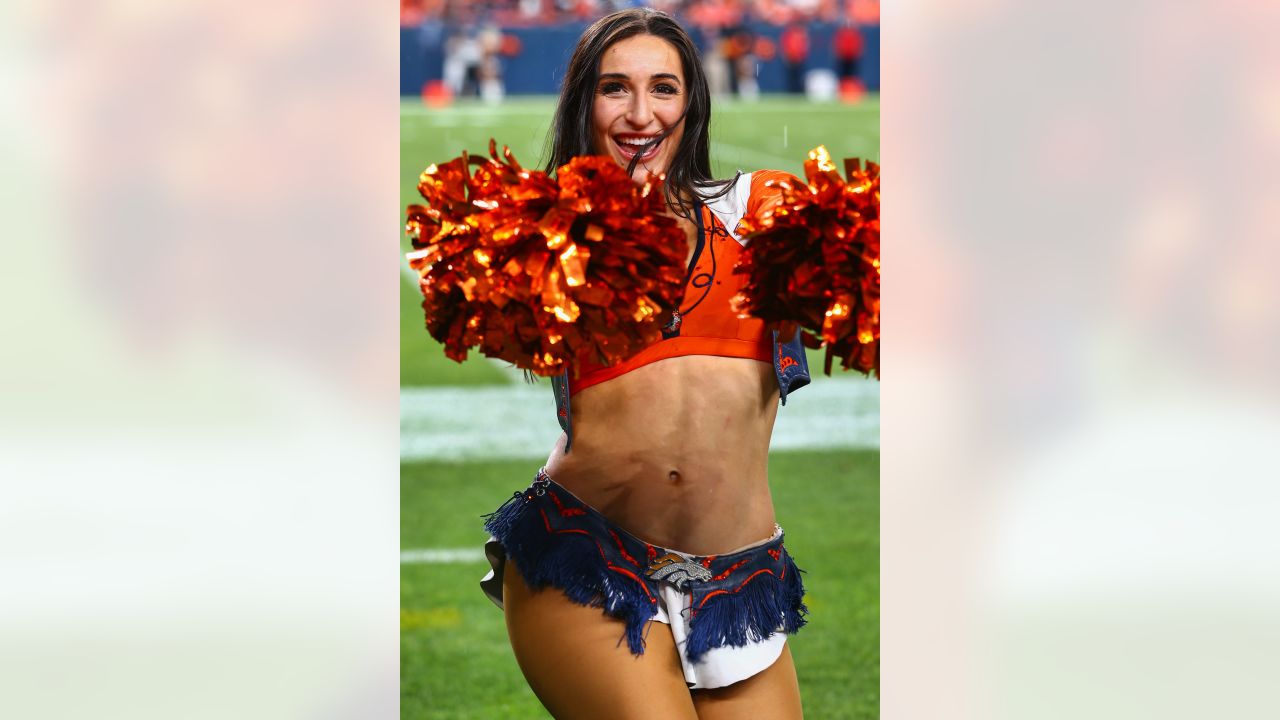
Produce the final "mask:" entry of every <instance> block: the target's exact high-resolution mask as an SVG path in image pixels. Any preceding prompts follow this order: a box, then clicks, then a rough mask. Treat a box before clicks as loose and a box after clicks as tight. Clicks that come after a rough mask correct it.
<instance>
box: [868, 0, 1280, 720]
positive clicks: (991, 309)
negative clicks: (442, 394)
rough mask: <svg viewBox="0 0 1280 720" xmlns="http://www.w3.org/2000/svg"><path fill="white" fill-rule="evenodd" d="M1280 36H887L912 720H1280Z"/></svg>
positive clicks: (1205, 21)
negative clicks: (1279, 644)
mask: <svg viewBox="0 0 1280 720" xmlns="http://www.w3.org/2000/svg"><path fill="white" fill-rule="evenodd" d="M1277 19H1280V10H1278V9H1277V6H1276V5H1275V4H1274V3H1263V2H1245V1H1242V0H1231V1H1229V2H1213V3H1210V2H1203V1H1201V2H1187V3H1172V4H1171V3H1163V2H1150V1H1149V2H1139V3H1126V4H1114V3H1102V2H1072V3H1051V4H1047V5H1046V4H1043V3H1033V4H1028V3H1015V2H1009V1H1008V0H980V1H977V2H966V3H950V2H935V1H932V0H930V1H926V2H921V1H916V2H907V3H898V4H893V5H891V6H886V8H885V11H884V21H883V30H882V33H883V35H882V37H883V48H884V50H883V57H882V67H883V68H884V69H883V85H884V92H883V95H882V125H883V128H884V134H883V159H884V190H885V195H884V210H883V217H884V218H885V223H884V233H885V235H884V236H885V243H884V267H885V274H884V308H885V310H884V328H885V343H884V358H883V360H884V367H885V372H884V381H883V385H882V410H881V412H882V430H881V442H882V465H881V467H882V475H881V486H882V562H881V567H882V583H883V585H882V618H883V620H882V631H883V633H882V657H883V661H882V702H883V717H885V718H887V719H897V718H941V717H945V718H974V719H976V718H1082V717H1087V718H1094V719H1099V718H1131V717H1159V718H1162V719H1167V718H1205V717H1274V716H1276V715H1277V714H1278V713H1280V702H1278V701H1277V700H1276V696H1275V692H1274V687H1273V686H1274V680H1273V679H1274V677H1275V676H1276V671H1277V670H1278V669H1280V663H1278V662H1277V659H1278V658H1277V653H1276V651H1275V647H1276V639H1277V636H1278V635H1280V623H1278V622H1277V615H1276V612H1275V608H1276V607H1277V603H1278V601H1280V574H1278V573H1277V567H1280V566H1278V565H1277V561H1276V560H1275V558H1276V557H1277V555H1278V553H1277V551H1278V550H1280V543H1278V542H1277V533H1276V530H1275V528H1276V523H1275V521H1274V519H1273V518H1274V514H1275V510H1276V508H1277V506H1278V502H1277V501H1280V490H1278V489H1277V483H1276V481H1277V478H1280V453H1278V452H1277V448H1280V381H1278V380H1277V378H1278V377H1280V375H1277V373H1276V369H1277V368H1278V367H1280V325H1278V324H1277V319H1278V315H1277V313H1278V312H1280V302H1277V301H1278V300H1280V284H1277V283H1276V282H1275V278H1276V277H1277V270H1278V269H1280V268H1278V267H1277V265H1278V264H1280V263H1277V260H1280V257H1278V255H1280V244H1277V243H1276V242H1275V237H1276V228H1277V225H1278V223H1277V220H1280V205H1277V198H1280V192H1278V191H1280V186H1278V184H1277V180H1276V174H1275V172H1274V170H1273V168H1274V167H1275V161H1276V159H1277V156H1280V131H1277V128H1280V122H1278V121H1277V120H1278V118H1280V82H1278V81H1277V79H1278V78H1280V72H1278V71H1280V54H1277V52H1276V47H1278V46H1277V45H1276V43H1275V42H1274V31H1275V27H1276V21H1277Z"/></svg>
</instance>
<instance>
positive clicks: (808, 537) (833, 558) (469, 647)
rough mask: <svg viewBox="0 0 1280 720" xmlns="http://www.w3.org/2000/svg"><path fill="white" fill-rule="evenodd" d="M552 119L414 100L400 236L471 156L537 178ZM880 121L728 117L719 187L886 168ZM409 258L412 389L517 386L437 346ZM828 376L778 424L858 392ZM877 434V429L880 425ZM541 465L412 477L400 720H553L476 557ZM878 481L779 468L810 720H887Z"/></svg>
mask: <svg viewBox="0 0 1280 720" xmlns="http://www.w3.org/2000/svg"><path fill="white" fill-rule="evenodd" d="M553 105H554V98H535V99H513V100H509V101H506V102H504V103H503V104H501V105H498V106H487V105H483V104H479V103H457V104H454V105H452V106H450V107H448V108H427V107H425V106H423V105H422V104H421V103H420V102H419V101H418V100H416V99H412V100H410V99H405V100H402V105H401V124H400V138H401V158H400V175H401V186H400V208H399V217H398V220H397V222H398V224H399V227H401V229H402V228H403V220H404V214H403V210H404V207H405V206H406V205H408V204H410V203H414V202H419V201H420V196H419V195H418V193H417V190H416V185H417V180H418V176H419V174H420V173H421V172H422V170H423V169H424V168H426V166H428V165H430V164H431V163H433V162H443V161H446V160H449V159H451V158H453V157H456V156H457V155H459V154H461V152H462V151H463V150H466V151H468V152H470V153H473V154H486V153H487V148H488V143H489V139H490V138H495V139H496V140H497V141H498V144H499V147H501V145H502V144H507V145H509V146H510V147H511V149H512V152H513V153H514V154H515V157H516V159H517V160H519V161H520V162H521V163H522V164H524V165H526V166H528V167H532V168H539V169H540V168H541V165H542V162H541V161H542V158H543V157H544V155H545V150H546V149H547V148H546V135H547V128H548V126H549V124H550V118H551V113H552V108H553ZM879 114H880V104H879V99H878V97H876V96H874V95H873V96H870V97H869V98H867V99H866V100H864V101H863V102H862V103H860V104H858V105H843V104H834V103H833V104H811V103H808V102H805V101H803V100H797V99H793V98H764V99H762V100H761V101H760V102H757V103H750V104H747V103H737V102H718V103H717V104H716V105H715V115H714V117H713V120H712V129H711V141H712V165H713V167H714V168H715V171H716V176H717V177H726V176H731V175H732V174H733V172H734V171H735V170H738V169H741V170H744V171H751V170H756V169H762V168H770V169H779V170H786V171H789V172H792V173H795V174H797V175H800V176H801V177H803V161H804V159H805V156H806V154H807V152H808V151H809V150H810V149H812V148H813V147H815V146H817V145H820V144H822V145H826V146H827V148H828V149H829V150H830V151H831V155H832V157H834V158H836V159H837V160H840V159H843V158H845V157H861V158H866V159H870V160H874V161H876V162H879V159H880V157H879V147H880V128H879ZM408 247H409V245H408V240H407V238H405V236H404V233H403V232H402V231H401V232H400V248H399V249H400V252H401V255H400V258H399V263H400V266H401V270H402V272H401V336H400V383H401V386H402V387H408V388H427V389H428V390H430V389H433V388H434V389H438V390H439V391H442V392H444V393H446V394H448V393H453V392H454V391H453V389H454V388H476V390H477V391H478V390H481V389H483V388H482V387H481V386H489V387H493V386H512V383H513V375H514V373H512V371H511V370H510V369H508V368H503V367H500V366H499V365H498V364H495V363H494V362H492V361H489V360H486V359H484V358H482V357H479V356H476V355H474V354H473V355H472V356H471V357H470V358H469V359H468V360H467V362H465V363H462V364H458V363H455V362H453V361H451V360H448V359H447V358H445V357H444V354H443V352H442V350H441V348H440V346H439V345H438V344H437V343H436V342H435V341H434V340H432V339H431V338H430V337H429V336H428V335H427V333H426V330H425V328H424V327H423V317H422V311H421V308H420V307H419V303H420V297H419V296H418V290H417V287H416V283H415V281H414V279H413V276H412V274H411V273H410V271H409V270H408V266H407V264H406V263H405V261H404V256H403V252H404V251H405V250H406V249H408ZM821 366H822V355H821V352H818V351H813V352H811V353H810V368H811V370H812V371H813V372H814V382H813V384H812V385H811V386H810V387H808V388H805V389H803V390H801V391H799V392H798V393H797V394H796V395H795V396H793V398H792V399H790V400H789V402H788V405H787V407H786V408H783V409H782V410H781V413H780V414H781V415H786V414H787V413H804V412H805V410H804V407H805V405H806V400H808V399H809V398H817V397H818V396H820V395H821V394H823V393H824V388H826V389H827V391H828V392H831V391H832V390H833V388H836V386H837V385H838V384H839V383H842V382H843V383H845V384H846V386H847V384H848V383H849V382H852V379H851V378H850V377H849V376H845V377H840V371H839V370H838V369H837V370H836V377H833V378H827V377H824V376H822V375H821ZM543 385H547V386H548V389H547V396H546V404H547V410H546V415H545V418H546V419H545V422H546V423H547V426H548V428H547V429H548V431H550V432H554V431H555V430H556V426H555V417H554V404H553V401H552V398H551V396H550V390H549V383H545V382H544V383H543ZM512 387H514V386H512ZM465 392H466V393H471V392H472V391H470V390H467V391H465ZM442 397H443V395H442ZM448 397H450V398H453V397H456V394H448ZM813 403H814V401H812V400H810V401H809V405H810V406H812V405H813ZM876 406H877V407H878V401H877V402H876ZM469 407H470V406H469V405H466V404H455V405H453V406H450V407H441V408H440V412H441V413H442V414H445V413H452V414H456V413H465V412H468V411H469V410H468V408H469ZM873 421H874V422H875V423H878V413H877V415H876V417H875V418H873ZM877 427H878V425H877ZM406 432H412V430H407V429H406V425H404V424H403V423H402V428H401V438H402V453H404V447H405V438H406ZM877 436H878V433H877ZM428 444H430V443H428ZM442 444H443V443H442ZM420 446H421V444H419V445H417V447H420ZM549 449H550V447H549V445H548V450H549ZM402 457H404V455H403V454H402ZM544 458H545V454H544V455H543V457H542V458H539V457H530V458H528V459H512V460H495V459H492V458H488V457H483V456H472V457H464V458H457V457H452V458H449V457H446V456H445V455H443V454H442V455H441V456H440V457H437V458H427V459H425V460H424V459H422V458H421V457H420V456H415V457H414V459H413V460H404V461H402V464H401V548H402V550H403V552H402V564H401V715H400V716H401V718H405V719H416V718H439V719H445V718H475V719H477V720H488V719H489V718H547V717H549V716H548V715H547V714H546V712H545V711H544V710H543V709H542V707H541V705H540V704H539V703H538V701H537V699H536V698H535V697H534V696H533V694H532V692H531V691H530V690H529V689H528V687H527V686H526V685H525V682H524V679H523V677H522V676H521V675H520V671H519V668H518V667H517V666H516V663H515V660H514V658H513V657H512V655H511V650H510V647H509V646H508V645H507V640H506V630H505V626H504V625H503V620H502V613H501V612H500V611H499V610H497V608H495V607H494V606H493V605H492V603H490V602H489V600H488V599H486V598H485V597H484V596H483V595H482V594H481V593H480V590H479V586H478V584H477V583H478V581H479V579H480V577H481V576H483V574H484V573H485V572H486V570H487V567H488V565H487V563H485V562H484V561H483V560H482V559H480V558H479V557H478V552H477V551H478V548H479V547H480V545H481V544H482V543H483V541H484V539H485V534H484V532H483V530H482V529H481V527H480V518H479V516H480V515H481V514H482V513H485V512H489V511H491V510H492V509H493V508H494V507H496V506H497V505H498V504H499V503H501V502H502V501H503V500H504V499H506V498H507V497H509V496H510V495H511V493H512V491H513V490H517V489H521V488H523V487H525V486H526V485H527V484H528V483H529V481H530V480H531V478H532V474H533V472H534V471H535V470H536V469H537V467H538V465H539V464H540V461H541V460H542V459H544ZM879 465H880V455H879V450H878V444H874V445H872V446H859V447H853V446H848V445H846V446H840V445H839V444H836V445H835V446H831V445H830V443H827V444H826V446H824V447H812V448H801V449H791V450H787V451H777V450H775V451H773V452H771V454H770V467H769V473H770V484H771V486H772V487H773V493H774V503H775V506H776V508H777V512H778V519H779V522H780V523H781V524H782V525H783V526H784V527H785V528H786V530H787V544H788V548H789V549H790V550H791V552H792V553H793V555H794V556H795V558H796V561H797V563H798V564H799V565H800V567H802V568H803V569H805V570H806V571H807V575H806V576H805V586H806V590H807V597H806V601H807V603H808V605H809V608H810V616H809V621H810V622H809V625H808V626H807V627H805V628H804V629H803V630H801V631H800V633H799V634H798V635H796V636H795V637H794V638H792V639H791V640H789V642H790V643H791V646H792V652H793V655H794V657H795V662H796V668H797V672H798V674H799V677H800V684H801V693H802V695H803V698H804V705H805V713H806V716H807V717H811V718H824V719H825V718H859V719H862V718H875V717H877V716H878V705H879Z"/></svg>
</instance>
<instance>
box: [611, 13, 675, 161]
mask: <svg viewBox="0 0 1280 720" xmlns="http://www.w3.org/2000/svg"><path fill="white" fill-rule="evenodd" d="M685 102H686V101H685V86H684V72H683V71H682V70H681V66H680V55H679V53H677V52H676V49H675V47H673V46H672V45H671V44H670V43H668V42H667V41H666V40H663V39H662V38H659V37H655V36H653V35H634V36H632V37H629V38H626V39H625V40H619V41H618V42H616V43H614V44H613V45H610V46H609V48H608V49H607V50H605V51H604V57H602V58H601V59H600V80H599V82H598V83H597V84H596V89H595V99H594V100H593V101H592V103H591V144H592V146H593V149H594V150H595V152H596V154H598V155H607V156H609V157H611V158H613V160H614V162H616V163H618V164H619V165H621V166H622V167H624V168H625V167H627V166H628V165H629V164H630V163H631V159H632V158H633V157H635V155H636V153H637V152H639V151H640V150H641V148H642V147H643V146H644V144H645V143H646V142H648V141H650V140H652V139H653V138H655V137H657V136H658V135H659V134H660V133H662V132H663V131H664V130H667V129H668V128H674V130H673V131H672V133H671V135H669V136H668V137H666V138H665V139H663V140H662V142H660V143H658V144H657V145H656V146H655V147H653V148H652V149H650V150H649V151H648V152H646V153H645V154H644V155H643V156H642V157H641V158H640V162H639V163H638V164H637V165H636V169H635V172H634V173H633V174H632V178H633V179H634V180H636V182H643V181H644V180H645V179H646V178H647V177H648V173H653V174H655V175H656V174H658V173H662V172H666V170H667V168H668V167H669V166H670V164H671V158H672V157H674V156H675V152H676V148H677V147H679V146H680V138H681V136H683V135H684V124H683V123H680V122H679V120H680V114H681V113H682V112H684V106H685ZM646 170H647V171H648V172H646Z"/></svg>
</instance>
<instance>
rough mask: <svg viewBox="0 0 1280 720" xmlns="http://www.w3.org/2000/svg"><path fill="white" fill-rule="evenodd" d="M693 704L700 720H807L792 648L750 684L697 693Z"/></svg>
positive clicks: (748, 679) (757, 675) (749, 679)
mask: <svg viewBox="0 0 1280 720" xmlns="http://www.w3.org/2000/svg"><path fill="white" fill-rule="evenodd" d="M693 704H694V707H695V708H696V709H697V711H698V720H737V719H738V718H770V720H792V719H793V718H797V719H798V718H803V717H804V712H803V711H802V710H801V708H800V684H799V683H798V682H797V681H796V666H795V663H793V662H792V660H791V648H790V646H786V645H784V646H783V648H782V654H781V655H779V656H778V659H777V660H776V661H775V662H774V663H773V664H772V665H770V666H769V667H768V668H767V669H766V670H764V671H763V672H759V673H756V674H755V675H752V676H751V677H749V678H747V679H746V680H742V681H740V682H736V683H734V684H732V685H729V686H727V687H722V688H713V689H711V690H694V691H693Z"/></svg>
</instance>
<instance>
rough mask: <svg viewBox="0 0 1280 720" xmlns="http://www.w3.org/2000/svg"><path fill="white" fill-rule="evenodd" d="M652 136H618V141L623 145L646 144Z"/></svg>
mask: <svg viewBox="0 0 1280 720" xmlns="http://www.w3.org/2000/svg"><path fill="white" fill-rule="evenodd" d="M652 140H653V138H625V139H623V138H619V139H618V142H619V143H621V144H623V145H647V144H648V143H649V142H650V141H652Z"/></svg>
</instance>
